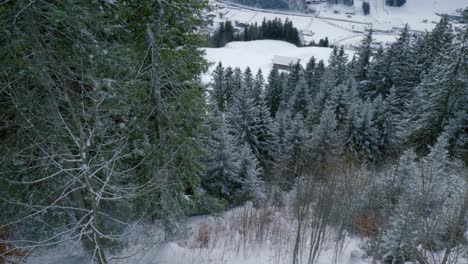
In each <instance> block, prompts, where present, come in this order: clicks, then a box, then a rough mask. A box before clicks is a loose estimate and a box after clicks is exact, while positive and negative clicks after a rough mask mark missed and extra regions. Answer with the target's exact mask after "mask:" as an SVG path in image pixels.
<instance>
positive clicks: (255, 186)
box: [239, 144, 265, 203]
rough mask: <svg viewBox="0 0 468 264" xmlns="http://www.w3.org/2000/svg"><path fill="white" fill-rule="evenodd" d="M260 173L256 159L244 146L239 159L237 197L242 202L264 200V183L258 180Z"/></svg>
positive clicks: (246, 145) (248, 147)
mask: <svg viewBox="0 0 468 264" xmlns="http://www.w3.org/2000/svg"><path fill="white" fill-rule="evenodd" d="M260 173H261V169H260V165H259V163H258V161H257V158H256V157H255V156H254V155H253V154H252V150H251V149H250V146H249V145H248V144H244V145H243V146H242V149H241V150H240V158H239V178H240V179H241V181H242V185H241V187H240V190H239V196H240V197H241V199H242V200H243V201H252V202H255V203H260V202H262V201H263V200H264V199H265V194H264V188H263V185H264V183H263V181H262V180H260V178H259V176H260Z"/></svg>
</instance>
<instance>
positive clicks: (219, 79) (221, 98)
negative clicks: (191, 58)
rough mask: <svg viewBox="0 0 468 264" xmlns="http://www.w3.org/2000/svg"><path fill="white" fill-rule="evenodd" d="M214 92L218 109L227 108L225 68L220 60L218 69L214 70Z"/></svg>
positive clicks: (213, 95)
mask: <svg viewBox="0 0 468 264" xmlns="http://www.w3.org/2000/svg"><path fill="white" fill-rule="evenodd" d="M212 75H213V92H212V97H213V99H214V101H215V102H216V103H217V106H218V109H219V110H220V111H224V110H225V109H226V82H225V78H224V68H223V65H222V64H221V62H219V64H218V66H216V69H215V70H214V71H213V74H212Z"/></svg>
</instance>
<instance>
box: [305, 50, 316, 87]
mask: <svg viewBox="0 0 468 264" xmlns="http://www.w3.org/2000/svg"><path fill="white" fill-rule="evenodd" d="M316 66H317V62H316V60H315V57H313V56H312V57H311V58H310V60H309V61H308V62H307V65H306V68H305V70H304V78H305V79H306V82H307V86H308V87H309V89H310V87H312V82H313V81H314V73H315V67H316Z"/></svg>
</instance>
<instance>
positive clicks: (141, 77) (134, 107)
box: [0, 0, 206, 263]
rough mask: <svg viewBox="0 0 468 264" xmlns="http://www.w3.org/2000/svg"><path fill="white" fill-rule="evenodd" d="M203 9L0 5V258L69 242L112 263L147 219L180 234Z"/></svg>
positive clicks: (196, 108)
mask: <svg viewBox="0 0 468 264" xmlns="http://www.w3.org/2000/svg"><path fill="white" fill-rule="evenodd" d="M205 7H206V3H205V2H202V1H185V0H175V1H171V4H170V5H169V4H167V2H166V1H140V2H139V3H138V4H136V3H135V2H132V1H125V0H123V1H99V2H90V1H81V2H74V3H71V2H51V1H37V2H36V1H32V2H21V1H8V2H4V3H2V4H1V5H0V10H1V11H0V13H2V15H1V16H0V21H1V23H0V24H1V26H0V28H1V31H2V32H8V33H7V34H8V37H6V38H4V39H2V45H1V48H0V54H1V56H0V61H1V63H2V65H11V67H2V69H1V70H0V71H1V74H0V76H1V77H0V86H1V87H2V88H1V89H0V90H1V92H0V98H1V99H0V101H1V104H2V111H1V112H2V113H1V114H0V115H1V121H0V123H1V125H0V126H1V129H0V130H1V132H0V133H1V138H0V146H1V147H0V152H1V158H0V196H1V202H0V211H1V212H2V213H1V214H0V229H1V230H2V234H3V232H5V234H6V235H5V236H3V235H2V241H0V244H2V245H6V248H8V250H7V251H2V252H0V262H3V261H4V257H5V256H11V255H13V256H15V255H19V256H25V257H27V256H29V254H30V253H31V252H33V251H34V250H36V249H38V248H41V247H51V246H54V245H59V244H61V245H66V244H69V245H70V246H71V249H72V250H73V252H70V254H76V255H78V254H80V252H81V253H82V254H83V255H84V256H83V262H89V261H91V262H96V263H108V262H109V261H110V260H111V259H113V256H117V255H119V252H118V250H119V249H121V248H122V246H123V245H125V242H126V240H127V238H128V237H130V236H131V235H132V230H133V229H132V228H131V227H133V226H135V225H138V224H139V223H141V221H146V220H150V219H151V218H153V219H154V220H156V219H158V220H161V221H162V222H163V223H164V224H165V227H166V231H167V232H166V238H168V239H169V238H171V236H172V235H173V234H175V232H176V230H174V229H172V228H173V227H174V226H176V225H175V220H177V218H178V217H179V216H180V215H181V213H183V211H184V208H187V206H188V205H190V204H191V203H194V202H193V200H191V199H188V200H187V199H184V198H183V197H186V196H185V195H186V194H190V193H189V192H187V190H190V189H192V190H193V188H194V187H196V186H195V185H196V182H197V181H198V180H197V179H198V175H197V170H198V169H199V159H200V145H199V142H198V141H197V134H198V133H199V131H200V125H201V124H202V122H201V121H202V119H203V116H204V111H203V104H204V98H203V93H202V90H201V86H200V85H199V84H198V82H197V75H198V74H199V73H200V72H201V71H202V70H203V69H204V68H205V66H206V64H205V62H204V60H203V58H202V56H201V55H202V52H201V51H199V50H198V49H197V48H196V44H195V43H198V42H199V41H200V40H201V37H200V36H199V35H198V34H196V33H193V30H194V29H197V28H200V27H201V26H203V23H204V18H203V15H202V10H203V9H204V8H205ZM175 18H177V21H178V23H177V27H174V25H173V24H172V23H171V22H170V21H173V20H174V19H175ZM174 32H177V34H175V33H174ZM182 43H183V44H184V45H181V44H182ZM174 45H177V47H176V46H174ZM180 65H184V67H180ZM175 109H177V111H176V110H175ZM153 242H157V241H152V242H151V243H153ZM2 248H3V247H2ZM130 254H132V253H130ZM122 257H125V256H122Z"/></svg>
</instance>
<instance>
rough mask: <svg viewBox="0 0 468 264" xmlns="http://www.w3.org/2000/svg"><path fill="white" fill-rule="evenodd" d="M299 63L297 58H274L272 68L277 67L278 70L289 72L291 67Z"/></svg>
mask: <svg viewBox="0 0 468 264" xmlns="http://www.w3.org/2000/svg"><path fill="white" fill-rule="evenodd" d="M297 63H299V59H298V58H291V57H285V56H275V57H273V66H274V67H277V68H278V69H280V70H287V71H289V70H290V68H291V65H294V64H297Z"/></svg>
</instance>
